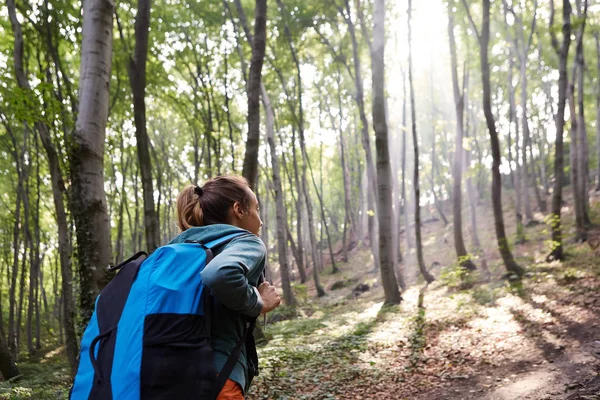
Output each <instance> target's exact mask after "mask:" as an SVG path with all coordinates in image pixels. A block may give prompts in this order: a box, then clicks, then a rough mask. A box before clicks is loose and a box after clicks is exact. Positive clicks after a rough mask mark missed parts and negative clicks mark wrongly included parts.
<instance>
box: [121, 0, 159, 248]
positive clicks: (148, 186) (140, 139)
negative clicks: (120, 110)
mask: <svg viewBox="0 0 600 400" xmlns="http://www.w3.org/2000/svg"><path fill="white" fill-rule="evenodd" d="M150 11H151V0H138V8H137V14H136V17H135V49H134V50H133V56H130V58H129V62H128V64H127V71H128V72H129V83H130V85H131V93H132V95H133V114H134V121H135V139H136V142H137V155H138V162H139V166H140V173H141V176H142V196H143V199H144V228H145V229H144V231H145V236H146V248H147V249H148V251H149V252H153V251H154V250H155V249H156V248H158V246H159V244H160V234H159V222H158V214H157V212H156V209H155V208H154V184H153V182H152V159H151V158H150V139H149V138H148V131H147V129H146V60H147V58H148V36H149V31H150Z"/></svg>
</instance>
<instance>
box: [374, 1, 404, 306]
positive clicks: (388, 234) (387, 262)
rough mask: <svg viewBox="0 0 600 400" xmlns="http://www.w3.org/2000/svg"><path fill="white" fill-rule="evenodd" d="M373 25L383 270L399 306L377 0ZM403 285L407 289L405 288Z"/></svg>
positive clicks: (381, 6) (381, 7)
mask: <svg viewBox="0 0 600 400" xmlns="http://www.w3.org/2000/svg"><path fill="white" fill-rule="evenodd" d="M409 2H410V0H409ZM373 22H374V25H373V45H372V46H371V68H372V74H373V76H372V85H373V130H374V131H375V148H376V155H377V179H378V180H377V182H378V185H377V194H378V207H377V209H378V211H379V212H378V214H377V216H378V218H379V255H380V264H379V268H380V271H381V282H382V285H383V291H384V293H385V303H387V304H399V303H400V301H401V300H402V297H401V295H400V290H399V289H398V282H397V280H396V275H395V268H394V264H395V254H394V248H395V246H394V235H393V232H392V224H393V223H394V210H393V206H392V177H391V168H390V148H389V140H388V127H387V117H386V107H385V57H384V53H385V0H375V4H374V9H373ZM401 279H402V278H401ZM401 285H402V286H404V284H401Z"/></svg>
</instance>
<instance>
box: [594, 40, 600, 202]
mask: <svg viewBox="0 0 600 400" xmlns="http://www.w3.org/2000/svg"><path fill="white" fill-rule="evenodd" d="M594 39H595V40H596V69H597V70H598V74H599V76H600V32H596V33H594ZM596 121H600V79H599V80H598V86H597V87H596ZM596 153H597V157H598V166H597V171H596V174H597V175H598V176H597V177H596V179H597V183H596V192H599V191H600V123H598V122H596Z"/></svg>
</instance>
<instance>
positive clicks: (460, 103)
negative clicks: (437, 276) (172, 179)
mask: <svg viewBox="0 0 600 400" xmlns="http://www.w3.org/2000/svg"><path fill="white" fill-rule="evenodd" d="M448 37H449V40H450V58H451V64H452V87H453V90H454V108H455V112H456V137H455V142H454V168H453V175H454V181H453V185H452V194H453V196H452V200H453V202H452V215H453V218H454V248H455V250H456V256H457V257H458V262H459V263H460V265H461V266H462V267H463V268H466V269H468V270H475V269H477V267H476V266H475V264H474V263H473V261H472V260H471V258H470V257H469V255H468V253H467V249H466V247H465V242H464V239H463V232H462V166H463V158H464V149H463V131H464V129H463V121H464V108H465V87H464V83H463V88H462V89H461V88H460V87H459V83H458V62H457V59H456V42H455V39H454V16H453V12H452V9H451V7H449V8H448ZM465 68H466V66H465Z"/></svg>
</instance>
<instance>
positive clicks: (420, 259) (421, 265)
mask: <svg viewBox="0 0 600 400" xmlns="http://www.w3.org/2000/svg"><path fill="white" fill-rule="evenodd" d="M411 20H412V0H408V85H409V88H410V112H411V117H412V118H411V119H412V138H413V149H414V157H415V160H414V171H413V172H414V177H413V187H414V191H415V238H416V241H417V261H418V263H419V270H420V271H421V274H423V278H425V280H426V281H427V283H431V282H433V281H434V280H435V278H434V277H433V275H431V274H430V273H429V271H427V267H426V266H425V260H424V259H423V242H422V240H421V204H420V201H419V200H420V198H421V190H420V188H419V141H418V138H417V112H416V110H415V91H414V87H413V72H412V28H411Z"/></svg>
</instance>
